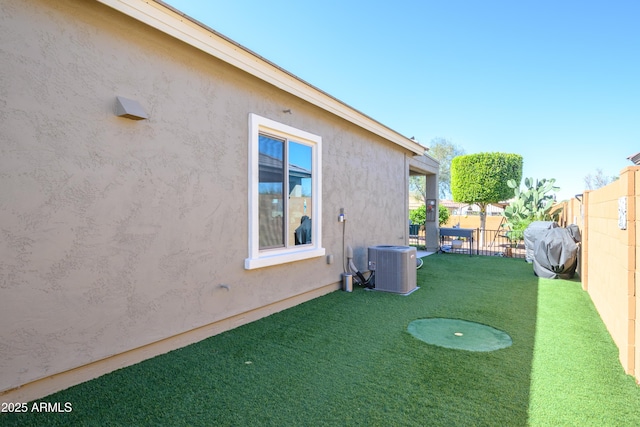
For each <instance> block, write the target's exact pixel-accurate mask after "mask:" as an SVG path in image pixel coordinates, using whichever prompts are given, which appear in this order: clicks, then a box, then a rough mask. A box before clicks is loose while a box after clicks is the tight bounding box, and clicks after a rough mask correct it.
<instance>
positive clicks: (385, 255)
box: [368, 245, 418, 295]
mask: <svg viewBox="0 0 640 427" xmlns="http://www.w3.org/2000/svg"><path fill="white" fill-rule="evenodd" d="M368 255H369V270H370V271H374V272H375V289H376V290H378V291H386V292H394V293H398V294H403V295H408V294H410V293H412V292H413V291H415V290H417V289H418V287H417V286H416V282H417V272H416V270H417V268H416V267H417V260H416V257H417V252H416V248H414V247H412V246H391V245H379V246H370V247H369V250H368Z"/></svg>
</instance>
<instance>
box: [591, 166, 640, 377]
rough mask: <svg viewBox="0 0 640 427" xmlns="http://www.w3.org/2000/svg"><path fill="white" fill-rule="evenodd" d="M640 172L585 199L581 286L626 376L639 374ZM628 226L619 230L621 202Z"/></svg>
mask: <svg viewBox="0 0 640 427" xmlns="http://www.w3.org/2000/svg"><path fill="white" fill-rule="evenodd" d="M639 177H640V167H637V166H636V167H629V168H626V169H624V170H622V171H621V174H620V179H619V180H617V181H615V182H613V183H611V184H609V185H608V186H606V187H603V188H601V189H599V190H596V191H587V192H585V194H584V199H583V203H584V206H583V210H584V227H583V250H582V270H583V274H582V283H583V287H584V288H585V289H586V290H587V291H588V292H589V294H590V296H591V299H592V300H593V303H594V305H595V306H596V308H597V309H598V312H599V313H600V316H601V317H602V320H603V321H604V323H605V325H606V326H607V328H608V329H609V332H610V334H611V337H612V338H613V340H614V341H615V343H616V345H617V346H618V348H619V350H620V361H621V363H622V365H623V367H624V368H625V370H626V372H627V373H629V374H632V375H635V376H636V378H640V375H639V374H638V366H640V365H638V351H637V343H638V342H640V341H639V340H638V336H639V335H638V334H639V331H638V329H639V328H638V325H637V319H638V293H637V289H638V266H639V265H640V263H639V261H640V257H639V255H638V253H639V252H640V251H638V242H640V240H638V237H640V236H638V221H637V206H638V203H639V202H640V200H639V194H640V191H638V190H639V189H640V186H639V184H640V182H639ZM621 198H624V199H625V200H626V205H627V210H626V221H624V222H623V225H624V228H625V229H621V227H620V226H619V214H618V206H619V200H620V199H621Z"/></svg>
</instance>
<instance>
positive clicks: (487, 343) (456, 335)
mask: <svg viewBox="0 0 640 427" xmlns="http://www.w3.org/2000/svg"><path fill="white" fill-rule="evenodd" d="M407 331H409V333H410V334H411V335H413V336H414V337H416V338H417V339H419V340H421V341H424V342H426V343H427V344H432V345H437V346H439V347H446V348H452V349H455V350H467V351H494V350H499V349H501V348H506V347H509V346H510V345H511V344H512V342H513V341H512V340H511V337H510V336H509V334H507V333H506V332H504V331H501V330H499V329H496V328H493V327H491V326H487V325H483V324H481V323H476V322H469V321H467V320H460V319H445V318H438V317H436V318H431V319H418V320H414V321H413V322H411V323H409V326H408V327H407Z"/></svg>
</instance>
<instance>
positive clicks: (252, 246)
mask: <svg viewBox="0 0 640 427" xmlns="http://www.w3.org/2000/svg"><path fill="white" fill-rule="evenodd" d="M260 132H265V133H270V134H274V135H282V136H285V137H287V138H291V139H293V140H294V141H299V142H303V143H304V142H306V143H307V144H309V145H310V146H311V152H312V171H313V178H312V181H311V194H312V196H313V203H312V204H311V227H312V228H311V235H312V236H313V237H312V243H311V244H310V245H303V246H299V247H289V248H278V249H266V250H260V247H259V244H260V241H259V234H258V233H259V225H258V206H259V203H258V186H259V182H258V177H259V176H258V175H259V159H260V156H259V152H258V146H259V144H258V135H259V133H260ZM324 254H325V249H324V248H323V247H322V137H320V136H318V135H314V134H312V133H309V132H305V131H303V130H300V129H296V128H294V127H291V126H288V125H285V124H282V123H279V122H276V121H274V120H271V119H267V118H266V117H262V116H259V115H257V114H253V113H251V114H249V257H248V258H246V259H245V260H244V268H245V269H247V270H252V269H255V268H262V267H269V266H272V265H278V264H284V263H288V262H293V261H300V260H303V259H309V258H316V257H319V256H323V255H324Z"/></svg>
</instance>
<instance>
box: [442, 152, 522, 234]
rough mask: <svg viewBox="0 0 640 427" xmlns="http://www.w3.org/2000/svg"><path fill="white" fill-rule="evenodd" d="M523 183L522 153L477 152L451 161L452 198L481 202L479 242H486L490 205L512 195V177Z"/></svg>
mask: <svg viewBox="0 0 640 427" xmlns="http://www.w3.org/2000/svg"><path fill="white" fill-rule="evenodd" d="M510 179H511V180H514V181H515V182H517V183H518V185H520V180H521V179H522V156H521V155H519V154H508V153H478V154H468V155H464V156H459V157H456V158H454V159H453V160H452V161H451V193H452V194H453V200H454V201H456V202H461V203H469V204H477V205H478V206H480V231H481V233H480V245H483V244H484V229H485V225H486V212H487V205H489V204H491V203H498V202H501V201H504V200H507V199H509V198H511V197H512V195H513V189H512V188H510V187H509V185H507V182H508V181H509V180H510Z"/></svg>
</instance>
